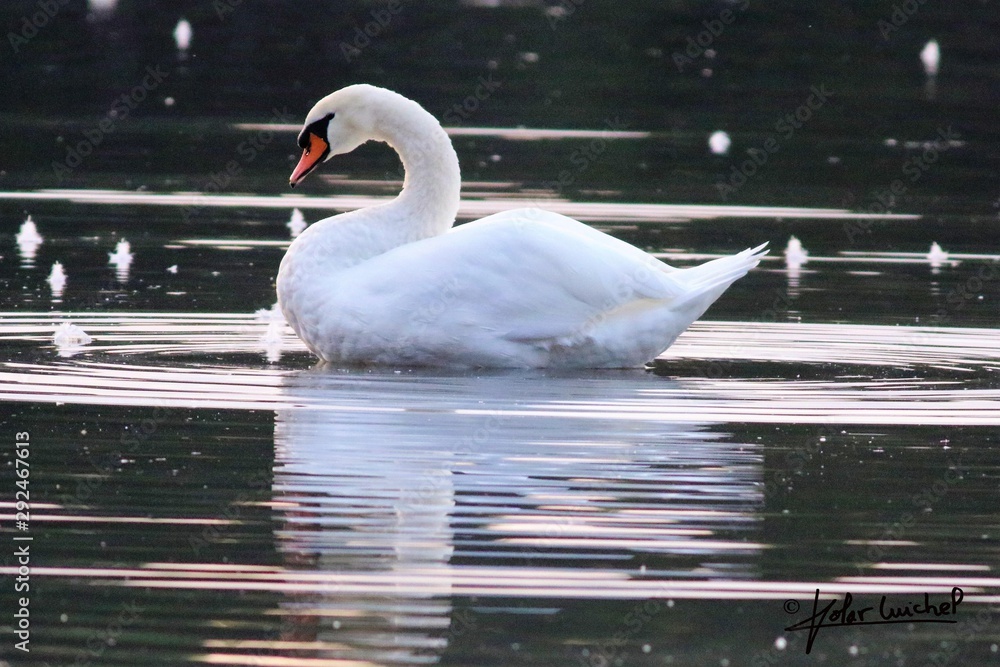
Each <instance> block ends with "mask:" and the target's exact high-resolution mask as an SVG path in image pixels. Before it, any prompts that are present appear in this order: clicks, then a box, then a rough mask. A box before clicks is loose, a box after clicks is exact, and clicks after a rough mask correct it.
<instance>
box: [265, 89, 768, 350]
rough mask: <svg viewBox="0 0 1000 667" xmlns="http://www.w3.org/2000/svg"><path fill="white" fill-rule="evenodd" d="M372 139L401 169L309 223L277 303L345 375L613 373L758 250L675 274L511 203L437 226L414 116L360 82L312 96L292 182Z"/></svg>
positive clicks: (447, 146)
mask: <svg viewBox="0 0 1000 667" xmlns="http://www.w3.org/2000/svg"><path fill="white" fill-rule="evenodd" d="M370 140H375V141H384V142H385V143H387V144H389V145H390V146H392V147H393V148H394V149H396V151H397V152H398V153H399V156H400V158H401V159H402V161H403V166H404V168H405V170H406V176H405V179H404V181H403V191H402V192H401V193H400V195H399V196H398V197H396V198H395V199H394V200H392V201H390V202H387V203H385V204H380V205H378V206H371V207H368V208H363V209H359V210H357V211H351V212H349V213H344V214H341V215H336V216H333V217H330V218H327V219H325V220H321V221H320V222H317V223H315V224H313V225H312V226H311V227H309V228H308V229H306V230H305V231H304V232H303V233H302V234H300V235H299V236H298V237H297V238H296V239H295V241H294V242H293V243H292V245H291V246H290V247H289V248H288V252H287V253H286V254H285V257H284V259H282V261H281V268H280V270H279V272H278V279H277V289H278V301H279V303H280V304H281V309H282V311H283V312H284V315H285V317H286V318H287V320H288V322H289V324H291V326H292V328H293V329H294V330H295V332H296V333H297V334H298V335H299V337H300V338H301V339H302V340H303V341H304V342H305V344H306V345H307V346H308V347H309V349H310V350H312V351H313V352H314V353H316V354H317V355H319V356H320V357H322V358H323V359H325V360H327V361H331V362H339V363H346V364H393V365H432V366H457V367H514V368H516V367H562V368H566V367H576V368H623V367H634V366H639V365H642V364H643V363H644V362H646V361H649V360H650V359H652V358H653V357H655V356H656V355H657V354H659V353H660V352H662V351H663V350H665V349H666V348H667V347H669V346H670V344H671V343H673V341H674V339H675V338H677V336H678V335H679V334H680V333H681V332H682V331H684V330H685V329H686V328H687V327H688V325H690V324H691V322H693V321H694V320H695V319H697V318H698V317H699V316H700V315H701V314H702V313H703V312H705V309H706V308H708V306H709V305H710V304H711V303H712V302H713V301H715V300H716V299H717V298H718V297H719V295H720V294H722V293H723V292H724V291H725V289H726V288H727V287H728V286H729V285H730V284H731V283H732V282H733V281H735V280H736V279H737V278H740V277H741V276H743V275H744V274H746V272H747V271H749V270H750V269H751V268H753V267H754V266H756V265H757V263H758V261H759V260H760V258H761V256H762V255H763V254H764V252H765V251H764V250H763V247H764V246H759V247H758V248H754V249H752V250H745V251H743V252H741V253H739V254H738V255H733V256H731V257H724V258H721V259H717V260H714V261H712V262H708V263H706V264H703V265H701V266H696V267H693V268H690V269H683V270H682V269H675V268H673V267H670V266H668V265H666V264H664V263H662V262H660V261H659V260H657V259H655V258H653V257H651V256H649V255H647V254H646V253H644V252H642V251H641V250H639V249H638V248H635V247H633V246H631V245H629V244H627V243H625V242H623V241H620V240H618V239H615V238H613V237H611V236H608V235H607V234H603V233H601V232H599V231H597V230H595V229H592V228H591V227H588V226H587V225H584V224H582V223H579V222H577V221H575V220H572V219H570V218H567V217H565V216H562V215H558V214H556V213H550V212H547V211H542V210H539V209H535V208H522V209H517V210H511V211H505V212H503V213H497V214H496V215H491V216H489V217H486V218H483V219H482V220H477V221H475V222H471V223H468V224H464V225H461V226H459V227H456V228H454V229H452V224H453V222H454V220H455V214H456V212H457V211H458V204H459V190H460V187H461V176H460V174H459V168H458V158H457V156H456V155H455V150H454V149H453V148H452V145H451V140H450V139H449V138H448V135H447V134H445V132H444V130H443V129H442V128H441V125H440V124H439V123H438V121H437V120H436V119H435V118H434V117H433V116H431V115H430V114H429V113H427V112H426V111H424V109H423V108H422V107H420V105H418V104H417V103H416V102H413V101H412V100H409V99H407V98H405V97H403V96H401V95H399V94H397V93H394V92H392V91H389V90H385V89H383V88H376V87H374V86H369V85H355V86H349V87H347V88H344V89H342V90H339V91H337V92H335V93H333V94H331V95H328V96H327V97H324V98H323V99H322V100H320V101H319V102H318V103H316V106H314V107H313V108H312V110H311V111H310V112H309V114H308V115H307V116H306V120H305V125H304V127H303V129H302V132H301V133H300V134H299V139H298V142H299V146H300V147H302V148H303V149H304V150H303V153H302V158H301V159H300V160H299V163H298V165H297V166H296V167H295V170H294V171H293V172H292V175H291V178H290V183H291V185H292V186H293V187H294V186H295V185H296V184H298V183H299V182H300V181H301V180H302V179H303V178H305V177H306V175H307V174H309V173H310V172H312V171H313V170H314V169H315V168H316V167H317V166H319V164H320V163H321V162H323V161H325V160H327V159H329V158H330V157H332V156H334V155H339V154H341V153H348V152H350V151H352V150H354V149H355V148H357V147H358V146H360V145H361V144H363V143H365V142H366V141H370Z"/></svg>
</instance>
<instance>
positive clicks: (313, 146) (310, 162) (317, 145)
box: [288, 132, 330, 188]
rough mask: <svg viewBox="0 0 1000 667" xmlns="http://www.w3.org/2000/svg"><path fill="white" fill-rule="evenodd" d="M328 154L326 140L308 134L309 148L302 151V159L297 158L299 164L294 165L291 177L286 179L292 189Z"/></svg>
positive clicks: (328, 147)
mask: <svg viewBox="0 0 1000 667" xmlns="http://www.w3.org/2000/svg"><path fill="white" fill-rule="evenodd" d="M329 152H330V144H328V143H326V140H325V139H323V138H321V137H319V136H317V135H315V134H313V133H312V132H310V133H309V148H306V149H305V150H304V151H302V157H301V158H299V163H298V164H297V165H295V170H294V171H293V172H292V175H291V176H290V177H289V178H288V184H289V185H291V186H292V187H293V188H294V187H295V186H296V185H298V184H299V181H301V180H302V179H303V178H305V177H306V176H308V175H309V173H310V172H311V171H312V170H313V169H315V168H316V167H318V166H319V163H320V162H322V161H323V158H325V157H326V154H327V153H329Z"/></svg>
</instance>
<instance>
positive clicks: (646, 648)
mask: <svg viewBox="0 0 1000 667" xmlns="http://www.w3.org/2000/svg"><path fill="white" fill-rule="evenodd" d="M652 650H653V647H652V646H650V645H649V644H643V645H642V652H643V653H649V652H650V651H652Z"/></svg>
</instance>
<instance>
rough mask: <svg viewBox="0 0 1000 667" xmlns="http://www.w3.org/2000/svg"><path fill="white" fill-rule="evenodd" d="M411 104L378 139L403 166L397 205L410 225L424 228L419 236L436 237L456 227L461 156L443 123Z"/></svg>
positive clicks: (390, 120)
mask: <svg viewBox="0 0 1000 667" xmlns="http://www.w3.org/2000/svg"><path fill="white" fill-rule="evenodd" d="M406 102H409V100H406ZM410 104H412V107H410V106H409V105H407V107H406V108H403V109H400V112H401V113H398V114H394V117H392V118H389V119H387V121H388V122H386V123H385V124H384V132H383V136H381V137H379V139H381V140H382V141H385V142H386V143H387V144H389V145H390V146H391V147H392V148H393V149H394V150H395V151H396V153H398V154H399V159H400V160H401V161H402V163H403V172H404V176H403V190H402V192H400V194H399V197H398V198H397V200H396V202H395V203H396V204H397V205H398V206H400V207H402V209H403V213H404V214H405V215H406V217H407V218H408V219H409V220H410V221H411V223H410V224H413V225H414V226H415V227H420V228H421V229H420V231H419V232H418V236H420V237H425V236H435V235H437V234H442V233H444V232H446V231H447V230H448V229H449V228H450V227H451V226H452V224H454V221H455V215H456V214H457V213H458V205H459V200H460V198H461V187H462V176H461V172H460V170H459V165H458V156H457V155H456V154H455V149H454V148H453V147H452V145H451V139H450V138H449V137H448V135H447V133H446V132H445V131H444V129H443V128H442V127H441V124H440V123H439V122H438V121H437V119H436V118H434V116H432V115H430V114H429V113H427V112H426V111H424V110H423V109H422V108H420V107H419V106H418V105H416V104H415V103H410ZM414 231H416V230H414Z"/></svg>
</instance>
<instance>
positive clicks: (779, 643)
mask: <svg viewBox="0 0 1000 667" xmlns="http://www.w3.org/2000/svg"><path fill="white" fill-rule="evenodd" d="M774 648H776V649H778V650H779V651H784V650H785V649H786V648H788V640H787V639H785V638H784V637H778V638H777V639H775V640H774Z"/></svg>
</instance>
